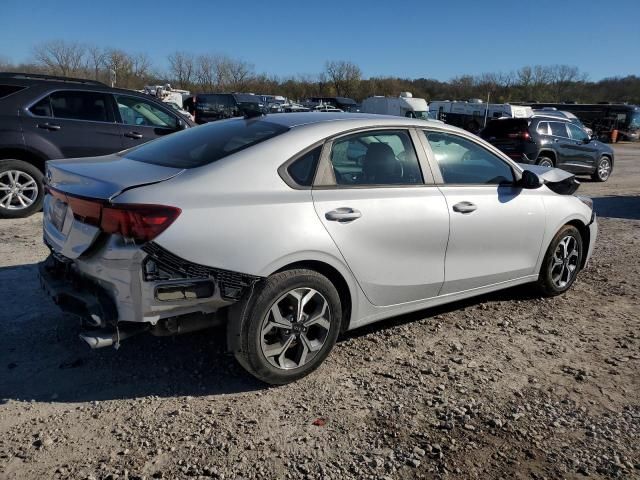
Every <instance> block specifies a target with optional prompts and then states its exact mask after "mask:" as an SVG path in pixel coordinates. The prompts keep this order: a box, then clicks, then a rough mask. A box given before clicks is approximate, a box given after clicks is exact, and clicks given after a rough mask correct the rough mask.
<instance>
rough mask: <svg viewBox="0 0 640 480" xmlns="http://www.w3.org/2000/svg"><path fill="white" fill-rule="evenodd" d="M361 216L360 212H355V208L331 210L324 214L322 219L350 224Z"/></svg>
mask: <svg viewBox="0 0 640 480" xmlns="http://www.w3.org/2000/svg"><path fill="white" fill-rule="evenodd" d="M361 216H362V213H361V212H360V210H356V209H355V208H350V207H340V208H336V209H335V210H331V211H330V212H327V213H325V214H324V217H325V218H326V219H327V220H330V221H332V222H341V223H343V222H351V221H353V220H356V219H357V218H360V217H361Z"/></svg>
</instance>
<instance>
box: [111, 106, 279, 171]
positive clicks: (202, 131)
mask: <svg viewBox="0 0 640 480" xmlns="http://www.w3.org/2000/svg"><path fill="white" fill-rule="evenodd" d="M288 130H289V128H288V127H284V126H282V125H278V124H276V123H271V122H266V121H264V120H256V119H244V118H239V119H233V120H227V121H220V122H213V123H208V124H206V125H202V126H199V127H196V128H189V129H187V130H184V131H182V132H178V133H173V134H171V135H167V136H164V137H162V138H159V139H157V140H154V141H153V142H149V143H146V144H144V145H141V146H139V147H137V148H134V149H132V150H127V151H125V152H123V153H122V155H123V156H125V157H126V158H130V159H132V160H137V161H139V162H145V163H152V164H154V165H162V166H165V167H173V168H194V167H201V166H203V165H207V164H209V163H212V162H215V161H217V160H220V159H221V158H224V157H227V156H229V155H231V154H233V153H236V152H239V151H240V150H244V149H245V148H248V147H251V146H253V145H257V144H258V143H261V142H264V141H265V140H268V139H270V138H273V137H275V136H277V135H281V134H283V133H284V132H286V131H288Z"/></svg>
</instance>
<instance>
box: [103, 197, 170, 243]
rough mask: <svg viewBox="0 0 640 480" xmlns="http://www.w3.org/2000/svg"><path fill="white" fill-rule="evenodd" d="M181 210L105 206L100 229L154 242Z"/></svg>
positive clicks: (159, 207)
mask: <svg viewBox="0 0 640 480" xmlns="http://www.w3.org/2000/svg"><path fill="white" fill-rule="evenodd" d="M180 213H181V210H180V209H179V208H175V207H167V206H165V205H132V204H123V205H117V206H105V207H103V209H102V220H101V221H100V229H101V230H102V231H103V232H106V233H112V234H119V235H122V236H123V237H126V238H133V239H134V240H137V241H140V242H148V241H150V240H153V239H154V238H156V237H157V236H158V235H160V234H161V233H162V232H164V231H165V230H166V229H167V227H169V225H171V224H172V223H173V222H174V221H175V219H176V218H178V215H180Z"/></svg>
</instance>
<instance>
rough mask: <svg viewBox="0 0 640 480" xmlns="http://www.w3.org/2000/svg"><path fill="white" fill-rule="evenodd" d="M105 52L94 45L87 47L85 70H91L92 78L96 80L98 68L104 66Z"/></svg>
mask: <svg viewBox="0 0 640 480" xmlns="http://www.w3.org/2000/svg"><path fill="white" fill-rule="evenodd" d="M106 60H107V52H106V51H105V50H104V49H103V48H102V47H98V46H96V45H92V46H90V47H87V70H93V78H94V79H95V80H98V79H99V77H100V70H102V69H103V68H104V67H105V66H106Z"/></svg>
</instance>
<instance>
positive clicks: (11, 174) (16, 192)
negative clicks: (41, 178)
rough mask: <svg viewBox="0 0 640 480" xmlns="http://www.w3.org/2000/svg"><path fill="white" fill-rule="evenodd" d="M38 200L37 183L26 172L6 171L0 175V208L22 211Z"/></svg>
mask: <svg viewBox="0 0 640 480" xmlns="http://www.w3.org/2000/svg"><path fill="white" fill-rule="evenodd" d="M37 198H38V183H37V182H36V181H35V179H34V178H33V177H32V176H31V175H29V174H28V173H26V172H22V171H20V170H7V171H4V172H2V173H0V208H5V209H7V210H22V209H23V208H27V207H29V206H31V205H32V204H33V202H35V201H36V199H37Z"/></svg>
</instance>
